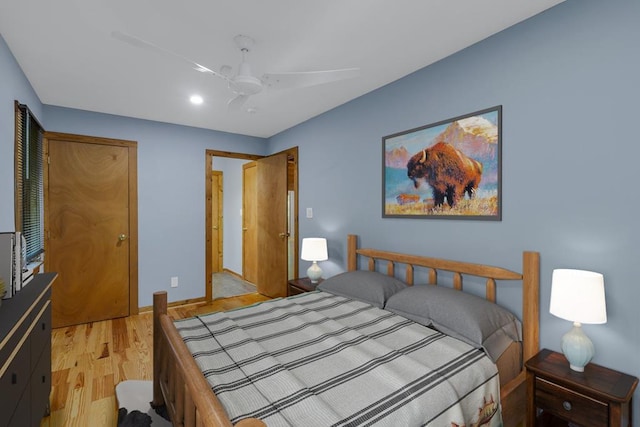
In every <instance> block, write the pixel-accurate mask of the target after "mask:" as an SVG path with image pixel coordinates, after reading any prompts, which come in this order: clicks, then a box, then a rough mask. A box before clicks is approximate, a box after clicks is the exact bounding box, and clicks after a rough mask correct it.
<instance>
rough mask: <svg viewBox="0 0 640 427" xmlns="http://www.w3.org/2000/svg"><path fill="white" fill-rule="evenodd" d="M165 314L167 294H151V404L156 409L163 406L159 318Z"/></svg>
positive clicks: (162, 292)
mask: <svg viewBox="0 0 640 427" xmlns="http://www.w3.org/2000/svg"><path fill="white" fill-rule="evenodd" d="M165 314H167V292H166V291H159V292H154V294H153V402H151V405H152V406H153V407H154V408H156V407H158V406H162V405H164V398H163V397H162V390H161V389H160V370H161V368H162V367H161V366H160V365H161V362H160V345H161V342H162V330H161V328H162V327H161V326H160V316H162V315H165Z"/></svg>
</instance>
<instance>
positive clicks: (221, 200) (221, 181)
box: [210, 170, 224, 271]
mask: <svg viewBox="0 0 640 427" xmlns="http://www.w3.org/2000/svg"><path fill="white" fill-rule="evenodd" d="M214 176H217V177H218V180H217V182H218V188H217V189H216V188H214V187H213V181H214V179H213V177H214ZM223 188H224V175H223V173H222V171H219V170H212V171H211V199H212V200H213V194H214V192H217V193H218V197H217V199H218V205H217V212H214V209H213V204H212V206H211V228H213V224H214V221H213V219H214V218H215V217H216V216H217V217H218V221H217V222H218V244H217V245H216V249H214V248H213V246H211V252H212V253H211V260H210V262H211V263H212V264H213V263H214V258H216V256H215V252H216V251H217V252H218V256H217V258H218V263H219V264H220V271H222V266H223V264H224V259H223V255H224V254H223V250H222V248H223V247H224V216H223V211H224V209H223V204H224V192H223V191H222V189H223ZM212 234H213V231H212ZM212 240H213V235H212ZM213 243H214V242H213V241H212V242H211V244H212V245H213ZM211 270H212V271H213V265H212V268H211Z"/></svg>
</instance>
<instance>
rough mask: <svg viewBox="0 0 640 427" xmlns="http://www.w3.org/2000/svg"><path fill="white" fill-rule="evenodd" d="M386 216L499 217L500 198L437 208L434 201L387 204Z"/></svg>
mask: <svg viewBox="0 0 640 427" xmlns="http://www.w3.org/2000/svg"><path fill="white" fill-rule="evenodd" d="M384 211H385V215H434V216H438V215H459V216H496V215H498V196H497V195H496V196H491V197H486V198H474V199H471V200H470V199H466V198H465V199H464V200H461V201H460V202H459V203H458V204H457V206H455V207H453V208H452V207H450V206H449V205H448V204H447V203H446V202H445V204H444V205H442V206H439V207H437V208H436V207H435V206H434V203H433V199H424V200H423V201H421V202H417V203H408V204H405V205H399V204H397V203H386V204H385V207H384Z"/></svg>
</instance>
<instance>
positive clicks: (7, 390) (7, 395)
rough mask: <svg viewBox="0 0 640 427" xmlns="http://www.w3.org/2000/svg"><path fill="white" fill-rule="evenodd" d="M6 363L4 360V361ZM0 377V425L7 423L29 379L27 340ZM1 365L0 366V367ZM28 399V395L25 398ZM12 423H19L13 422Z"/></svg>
mask: <svg viewBox="0 0 640 427" xmlns="http://www.w3.org/2000/svg"><path fill="white" fill-rule="evenodd" d="M5 363H6V362H5ZM6 367H7V369H6V371H5V372H4V374H2V376H1V377H0V390H1V391H2V394H1V396H2V397H1V398H0V427H6V426H8V425H9V420H11V419H12V417H13V415H14V412H15V411H16V407H17V405H18V402H19V401H20V398H21V397H22V395H23V394H24V391H25V389H26V388H27V385H28V384H29V381H30V373H29V341H28V340H27V341H25V342H24V343H23V345H22V346H21V347H20V350H19V351H18V352H17V353H16V355H15V357H14V358H13V360H11V362H10V363H9V364H8V365H6ZM1 368H2V366H0V369H1ZM26 400H27V401H29V399H28V397H27V398H26ZM13 425H20V424H15V423H13Z"/></svg>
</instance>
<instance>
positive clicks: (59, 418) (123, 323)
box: [41, 294, 268, 427]
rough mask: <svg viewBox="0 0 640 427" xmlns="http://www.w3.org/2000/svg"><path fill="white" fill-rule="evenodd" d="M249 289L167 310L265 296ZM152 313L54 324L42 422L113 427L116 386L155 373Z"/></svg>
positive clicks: (190, 312)
mask: <svg viewBox="0 0 640 427" xmlns="http://www.w3.org/2000/svg"><path fill="white" fill-rule="evenodd" d="M267 299H268V298H267V297H264V296H262V295H259V294H247V295H241V296H238V297H231V298H222V299H217V300H214V301H213V302H211V303H208V304H204V303H199V304H190V305H183V306H178V307H174V308H170V309H169V314H170V315H171V316H172V317H173V318H174V319H181V318H185V317H190V316H194V315H196V314H202V313H207V312H211V311H220V310H229V309H231V308H236V307H241V306H245V305H249V304H253V303H255V302H258V301H265V300H267ZM152 324H153V320H152V315H151V312H147V313H143V314H139V315H135V316H129V317H126V318H121V319H114V320H107V321H103V322H93V323H89V324H85V325H78V326H71V327H67V328H59V329H54V330H53V332H52V346H51V359H52V362H51V364H52V367H51V370H52V381H51V383H52V387H51V388H52V390H51V416H49V417H47V418H44V419H43V421H42V423H41V427H62V426H64V427H68V426H69V427H70V426H78V427H87V426H91V427H103V426H104V427H106V426H109V427H115V426H116V424H117V413H116V410H117V407H116V399H115V385H116V384H118V383H119V382H120V381H124V380H130V379H138V380H150V379H151V378H152V373H153V370H152V336H153V334H152Z"/></svg>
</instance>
